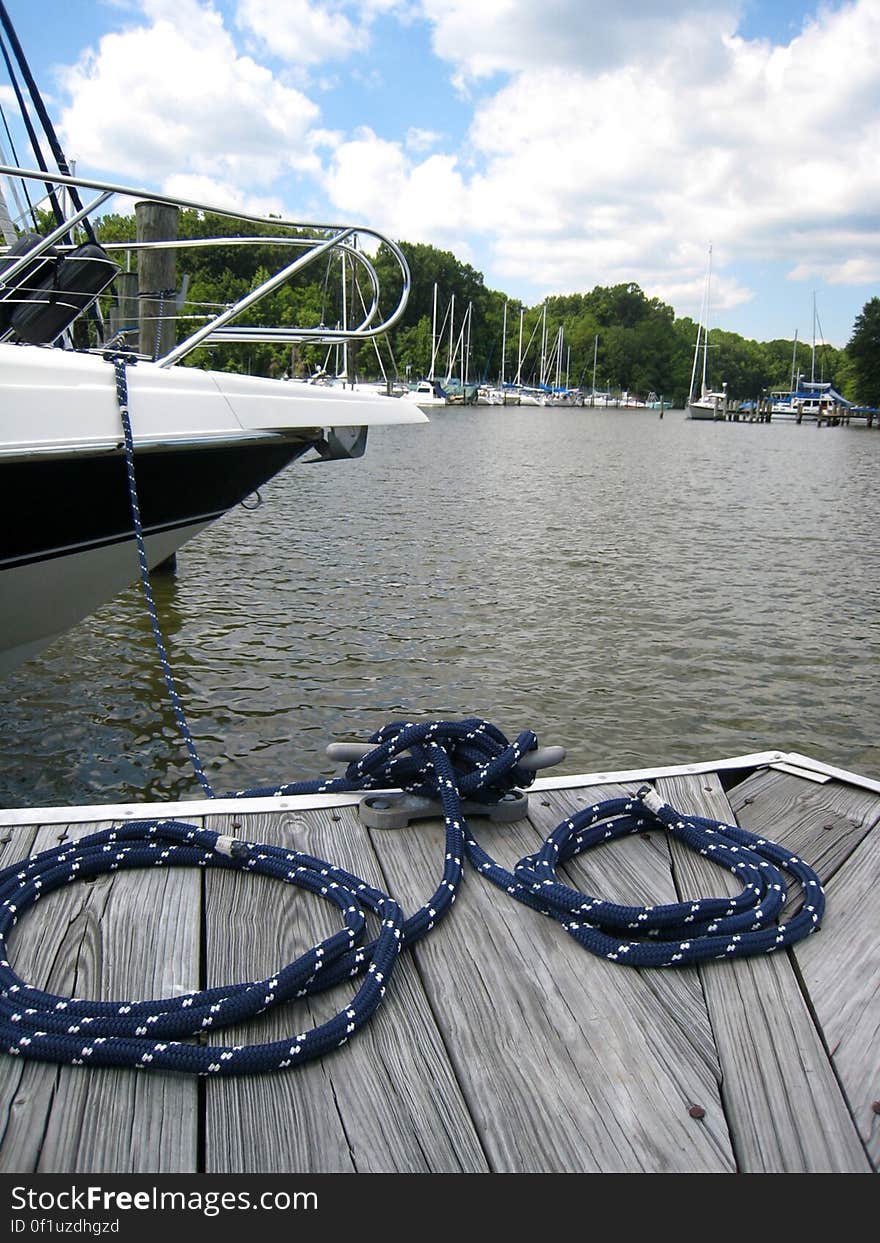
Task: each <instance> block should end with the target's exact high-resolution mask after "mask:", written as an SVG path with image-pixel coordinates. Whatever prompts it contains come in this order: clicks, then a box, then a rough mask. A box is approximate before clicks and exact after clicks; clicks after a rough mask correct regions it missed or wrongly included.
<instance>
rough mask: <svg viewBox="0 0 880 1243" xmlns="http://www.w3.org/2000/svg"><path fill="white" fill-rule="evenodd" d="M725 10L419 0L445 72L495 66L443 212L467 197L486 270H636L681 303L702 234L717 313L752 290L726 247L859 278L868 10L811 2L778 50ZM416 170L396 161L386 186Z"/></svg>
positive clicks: (465, 74) (867, 139)
mask: <svg viewBox="0 0 880 1243" xmlns="http://www.w3.org/2000/svg"><path fill="white" fill-rule="evenodd" d="M737 9H738V6H737V5H736V4H734V3H728V4H725V3H723V2H721V3H717V4H715V5H714V6H712V7H711V8H708V9H707V8H703V7H702V6H695V5H694V4H692V3H689V2H687V0H669V2H668V3H666V4H664V5H663V6H662V9H661V7H660V6H658V5H656V4H654V3H648V0H645V3H644V4H642V3H639V4H627V5H626V6H618V8H616V9H615V10H614V11H613V12H612V11H610V10H609V9H608V8H607V6H600V5H598V4H596V3H593V2H589V3H588V2H583V3H582V2H581V0H556V2H555V3H552V2H551V3H545V4H542V5H540V6H538V5H535V4H534V3H530V2H529V0H485V2H484V3H481V4H480V5H472V4H471V3H470V2H469V0H423V10H424V11H425V13H426V14H428V15H429V16H430V18H431V20H432V21H433V23H434V47H435V50H436V51H437V52H438V54H440V55H442V56H444V57H445V58H446V59H447V60H448V61H449V62H450V65H451V70H452V72H453V73H454V74H455V75H457V77H458V79H459V80H461V81H467V80H470V81H476V80H477V79H479V78H481V77H483V76H485V75H487V74H490V73H493V72H497V71H503V73H504V74H505V75H506V76H505V78H504V79H503V80H502V81H500V82H495V83H494V84H493V88H494V89H493V91H492V92H491V93H484V95H483V97H482V99H481V100H480V101H479V102H478V103H477V104H476V106H475V111H474V117H473V123H472V125H471V130H470V134H469V136H468V148H469V157H470V159H471V161H472V169H471V171H469V173H468V176H467V178H465V177H463V176H462V174H461V172H459V173H458V176H457V178H456V179H455V185H454V194H453V198H452V213H451V214H452V216H453V217H457V216H459V215H460V213H461V210H462V208H461V205H462V204H463V203H464V204H466V205H467V210H468V212H469V215H470V225H471V228H472V229H473V230H474V231H483V232H484V234H485V236H486V239H487V243H488V245H489V246H490V248H491V253H492V256H493V267H494V270H495V272H496V274H497V276H498V277H499V278H508V279H513V278H515V279H517V280H518V281H519V282H524V281H528V282H529V283H530V284H531V286H532V287H533V289H534V290H535V293H536V295H541V294H543V293H544V292H566V291H570V290H574V289H583V288H590V287H591V286H592V285H593V284H595V283H602V284H606V283H615V282H617V281H624V280H631V279H633V275H634V274H635V273H638V275H639V280H640V282H641V283H642V284H643V287H644V288H645V289H646V291H648V292H650V293H652V294H657V295H658V296H664V297H670V296H671V295H675V298H676V305H677V306H680V307H681V308H682V309H683V310H689V311H690V312H691V313H694V312H696V311H697V310H698V309H699V303H700V297H701V292H702V279H703V278H702V273H703V267H704V263H705V254H706V247H707V245H708V242H709V241H710V240H712V241H713V242H714V243H715V247H716V255H718V256H719V271H718V272H717V274H716V279H715V283H714V286H713V302H714V303H715V304H716V305H717V306H718V308H719V309H723V308H724V307H732V306H735V305H738V304H739V303H741V302H743V301H745V300H747V299H748V298H749V297H751V296H752V291H750V290H748V289H747V288H746V287H745V286H744V285H743V284H742V283H740V282H738V281H736V280H734V279H733V278H732V277H727V276H725V274H724V257H726V260H727V261H728V262H733V261H738V260H749V261H753V262H758V261H771V260H775V259H779V258H783V259H784V260H785V261H786V262H787V263H789V264H790V265H791V266H790V272H791V276H792V278H793V279H803V278H805V277H806V276H808V275H810V274H821V275H822V276H823V277H824V278H825V279H827V280H829V281H837V282H843V281H851V280H859V281H864V280H868V279H873V274H874V273H876V272H877V270H878V258H877V251H878V246H877V243H876V241H875V234H876V224H875V222H876V219H877V216H878V214H880V170H878V162H877V159H876V134H877V128H878V118H880V75H878V74H877V71H876V48H877V47H878V46H880V7H878V6H877V5H876V4H875V3H873V2H872V0H856V2H855V3H850V4H846V5H844V6H843V7H841V8H840V9H839V10H837V11H824V10H823V11H822V12H821V13H820V14H819V16H818V17H817V18H816V19H815V20H813V21H810V22H807V23H806V25H805V26H804V28H803V30H802V32H801V33H800V34H799V35H798V36H797V37H796V38H794V39H793V40H792V41H791V43H790V44H788V45H787V46H784V47H774V46H773V45H771V44H770V43H769V42H768V41H746V40H744V39H742V38H740V37H738V36H736V35H735V33H734V32H735V27H736V17H737ZM461 167H463V164H462V163H461V162H460V164H459V168H461ZM364 175H365V176H367V175H368V173H367V170H364ZM417 175H418V176H419V177H421V175H422V169H421V166H420V165H418V164H413V165H412V166H411V167H410V170H409V173H408V174H407V171H406V168H405V167H404V166H403V165H399V166H398V169H397V173H396V189H395V197H399V198H400V199H403V200H405V198H406V195H407V189H408V179H411V180H413V181H414V180H415V178H416V176H417ZM443 184H444V183H443V181H442V180H441V181H440V183H439V185H438V189H439V188H442V186H443ZM433 214H434V215H436V214H437V212H436V209H435V210H434V213H433ZM855 216H858V219H857V220H854V217H855ZM423 232H424V231H423ZM428 232H430V231H429V230H428ZM854 252H855V253H854ZM859 252H861V253H859Z"/></svg>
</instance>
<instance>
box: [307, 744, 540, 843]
mask: <svg viewBox="0 0 880 1243" xmlns="http://www.w3.org/2000/svg"><path fill="white" fill-rule="evenodd" d="M374 745H375V744H373V743H370V742H331V743H330V744H329V746H328V747H327V755H328V757H329V758H330V759H331V760H336V761H337V762H340V763H345V764H352V763H355V762H356V761H357V760H361V759H363V758H364V756H365V755H369V753H370V752H371V751H372V750H373V749H374ZM564 759H565V747H538V748H537V749H536V750H534V751H527V752H526V753H525V754H524V755H523V757H522V759H521V760H520V761H519V767H520V768H525V769H526V770H527V771H529V772H537V771H538V770H539V769H541V768H550V767H551V766H552V765H553V764H560V763H561V762H562V761H563V760H564ZM528 810H529V797H528V795H527V794H526V793H524V792H523V791H522V790H509V791H508V792H507V793H506V794H504V795H502V796H501V798H499V799H497V800H496V801H495V802H479V801H478V800H476V799H463V800H462V802H461V811H462V815H463V816H465V817H469V816H488V818H489V819H490V820H492V821H494V822H495V823H496V824H512V823H513V822H514V821H515V820H523V819H525V817H526V816H527V815H528ZM358 816H359V817H360V819H361V821H362V823H363V824H365V825H367V827H368V828H371V829H404V828H406V826H407V825H408V824H410V823H411V822H412V821H413V820H436V819H440V818H442V816H443V807H442V804H441V803H440V800H439V799H434V798H425V797H424V796H423V795H420V794H409V793H407V792H406V791H383V792H380V793H375V794H366V795H364V797H363V798H362V799H361V800H360V802H359V803H358Z"/></svg>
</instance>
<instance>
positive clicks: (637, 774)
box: [0, 751, 880, 828]
mask: <svg viewBox="0 0 880 1243" xmlns="http://www.w3.org/2000/svg"><path fill="white" fill-rule="evenodd" d="M783 765H793V766H796V767H798V768H799V769H802V770H809V772H814V773H816V774H817V776H819V777H824V778H827V779H831V778H834V779H836V780H838V781H845V782H847V783H848V784H850V785H855V786H860V787H862V788H863V789H866V790H871V791H873V792H874V793H876V794H880V781H875V780H874V779H873V778H871V777H863V776H861V775H860V774H859V773H852V772H848V771H847V770H846V769H843V768H835V767H833V766H832V765H830V764H825V763H823V762H822V761H820V760H814V759H811V758H810V757H809V756H806V755H801V754H800V753H799V752H797V751H792V752H785V751H757V752H754V753H752V754H750V755H737V756H732V757H730V758H728V759H723V760H703V761H700V762H698V763H695V764H673V765H668V766H665V767H657V768H638V769H624V770H620V771H616V772H613V771H603V772H596V773H573V774H567V775H562V776H558V777H539V778H537V779H536V781H535V782H534V784H533V785H531V786H530V787H529V789H530V790H534V791H536V792H537V791H540V790H564V789H568V788H569V787H572V786H585V785H607V784H610V783H614V782H616V783H621V782H634V781H654V780H656V779H657V778H660V777H680V776H688V775H690V774H696V773H707V772H723V771H725V770H729V769H736V768H761V767H770V768H777V767H779V768H782V767H783ZM783 771H785V770H784V768H783ZM802 775H807V774H806V773H804V774H802ZM371 793H378V791H375V790H374V791H371ZM361 797H362V794H361V793H359V792H353V793H350V794H345V793H341V794H298V795H284V796H277V797H275V796H273V797H264V798H222V797H221V798H215V799H198V800H192V801H188V802H177V803H173V802H169V803H98V804H92V805H87V804H86V805H82V806H74V807H24V808H15V807H12V808H0V827H9V828H14V827H16V826H18V825H32V824H77V823H81V822H83V821H90V820H151V819H163V820H167V819H171V818H172V817H185V816H205V815H218V814H225V813H235V812H240V813H241V815H247V814H250V813H253V812H281V811H309V810H312V809H319V808H326V807H345V806H350V805H352V804H354V803H357V802H358V801H359V799H360V798H361Z"/></svg>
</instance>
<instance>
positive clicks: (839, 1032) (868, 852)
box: [795, 829, 880, 1169]
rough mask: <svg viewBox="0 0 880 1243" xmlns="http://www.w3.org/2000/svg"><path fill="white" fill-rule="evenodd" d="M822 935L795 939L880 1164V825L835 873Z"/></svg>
mask: <svg viewBox="0 0 880 1243" xmlns="http://www.w3.org/2000/svg"><path fill="white" fill-rule="evenodd" d="M826 897H827V908H826V913H825V919H824V921H823V924H822V929H821V931H820V932H819V934H818V935H817V936H814V937H810V938H809V939H808V940H806V941H804V942H802V943H801V944H799V945H797V946H795V954H796V956H797V961H798V966H799V967H800V971H801V975H802V979H803V982H804V986H805V987H806V989H807V991H808V994H809V997H810V1004H811V1005H812V1007H813V1011H814V1013H815V1015H816V1017H817V1019H818V1021H819V1023H820V1025H821V1027H822V1032H823V1034H824V1038H825V1043H826V1044H827V1046H828V1048H829V1050H830V1052H831V1059H832V1061H833V1063H834V1068H835V1070H836V1071H837V1076H838V1079H839V1080H840V1083H841V1085H842V1086H843V1090H844V1092H845V1093H846V1096H847V1099H848V1101H849V1104H850V1108H851V1109H852V1114H853V1118H854V1120H855V1124H856V1126H857V1127H858V1129H859V1133H860V1135H861V1137H862V1140H863V1142H864V1144H865V1147H866V1149H867V1151H868V1155H869V1156H870V1158H871V1160H872V1162H873V1164H874V1167H875V1169H877V1168H880V1117H878V1114H877V1113H876V1112H875V1107H876V1102H877V1100H878V1098H880V1035H878V1033H880V940H878V934H877V930H878V928H880V831H878V830H876V829H875V830H874V832H873V833H871V834H869V836H868V837H867V838H865V840H864V841H863V842H862V843H861V845H860V846H859V848H858V849H857V850H856V851H854V853H853V854H852V855H851V856H850V857H849V858H848V859H847V860H846V862H845V863H844V864H843V866H842V867H841V868H840V869H839V870H838V871H837V872H836V873H835V875H834V876H833V877H832V879H831V881H830V883H829V885H828V887H827V890H826Z"/></svg>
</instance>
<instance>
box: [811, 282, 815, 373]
mask: <svg viewBox="0 0 880 1243" xmlns="http://www.w3.org/2000/svg"><path fill="white" fill-rule="evenodd" d="M815 383H816V291H815V289H814V290H813V352H812V354H811V355H810V384H811V385H812V384H815Z"/></svg>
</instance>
